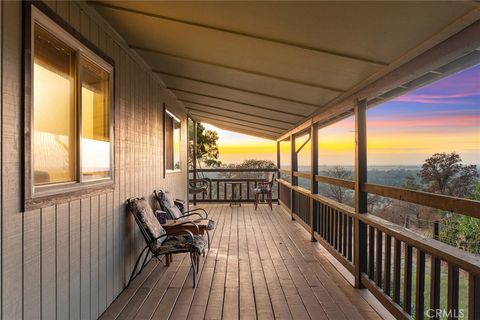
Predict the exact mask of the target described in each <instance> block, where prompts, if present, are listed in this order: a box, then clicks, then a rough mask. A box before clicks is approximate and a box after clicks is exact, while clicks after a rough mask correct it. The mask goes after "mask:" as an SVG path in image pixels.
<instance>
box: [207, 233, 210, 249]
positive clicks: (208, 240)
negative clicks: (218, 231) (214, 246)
mask: <svg viewBox="0 0 480 320" xmlns="http://www.w3.org/2000/svg"><path fill="white" fill-rule="evenodd" d="M207 243H208V250H210V233H209V232H208V230H207Z"/></svg>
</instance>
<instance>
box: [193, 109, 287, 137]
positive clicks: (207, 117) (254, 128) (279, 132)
mask: <svg viewBox="0 0 480 320" xmlns="http://www.w3.org/2000/svg"><path fill="white" fill-rule="evenodd" d="M190 113H191V114H192V115H194V116H197V117H202V118H205V119H211V120H216V121H220V122H225V123H230V124H234V125H237V126H242V127H245V128H250V129H253V130H258V131H264V132H270V133H272V134H274V135H280V134H281V133H282V132H284V131H285V130H283V129H282V130H281V131H273V130H268V129H262V128H258V126H257V127H254V126H249V125H246V124H242V123H238V122H233V121H228V120H223V119H217V118H212V117H209V116H204V115H203V114H202V113H200V114H198V113H197V112H191V111H190ZM238 121H240V122H247V121H243V120H238Z"/></svg>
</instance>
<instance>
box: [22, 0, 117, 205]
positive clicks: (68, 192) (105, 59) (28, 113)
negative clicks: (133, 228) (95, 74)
mask: <svg viewBox="0 0 480 320" xmlns="http://www.w3.org/2000/svg"><path fill="white" fill-rule="evenodd" d="M23 10H24V31H23V33H24V34H23V39H24V72H23V74H24V83H23V85H24V88H23V89H24V90H23V91H24V133H25V138H24V139H25V140H24V209H26V210H27V209H35V208H40V207H43V206H45V205H47V204H52V203H60V202H64V201H65V200H66V199H71V198H78V197H79V196H82V195H85V194H91V193H99V192H101V191H105V190H112V189H114V185H115V135H114V127H115V125H114V117H115V115H114V112H115V110H114V105H115V101H114V99H115V90H114V83H115V65H114V61H113V60H112V59H111V58H110V57H109V56H107V55H106V54H105V53H103V52H102V51H100V50H99V49H98V48H97V47H96V46H95V45H93V44H92V43H91V42H90V41H88V40H87V39H86V38H84V37H83V36H82V35H81V34H80V33H79V32H78V31H76V30H75V29H74V28H73V27H71V26H70V25H69V24H68V23H66V22H65V21H64V20H62V19H61V18H60V17H58V15H56V13H55V12H53V11H52V10H51V9H50V8H48V7H47V6H46V5H45V4H44V3H42V2H40V1H38V2H37V1H32V2H30V1H25V2H24V7H23ZM37 24H38V25H39V26H41V27H42V28H44V29H45V30H46V31H47V32H48V33H50V34H52V35H53V36H54V37H56V38H57V39H58V40H60V41H61V42H63V43H65V44H66V45H67V46H69V47H70V48H72V49H73V50H74V51H75V57H74V59H75V70H74V73H75V79H74V81H75V84H74V87H75V91H74V92H73V99H74V104H75V113H76V129H75V134H76V136H75V139H76V141H77V143H76V146H75V153H76V155H75V159H76V161H75V172H76V177H75V180H74V181H70V182H60V183H52V184H48V185H43V186H35V183H34V162H33V161H34V153H33V150H34V149H33V134H34V122H33V120H34V117H33V115H34V108H35V107H34V105H33V99H34V95H33V90H34V88H33V87H34V84H33V76H34V72H33V68H34V56H35V55H34V50H33V49H34V28H35V25H37ZM82 57H83V59H85V60H88V61H91V62H93V63H94V64H95V65H97V66H98V67H100V68H102V69H103V70H105V71H106V72H107V73H108V75H109V84H108V110H109V119H108V125H109V143H110V174H109V176H108V177H105V178H101V179H96V180H90V181H82V154H81V150H82V105H81V104H82V101H81V94H80V92H81V74H80V73H81V70H80V69H81V65H80V61H81V58H82Z"/></svg>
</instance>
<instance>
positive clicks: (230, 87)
mask: <svg viewBox="0 0 480 320" xmlns="http://www.w3.org/2000/svg"><path fill="white" fill-rule="evenodd" d="M152 72H154V73H158V74H163V75H166V76H169V77H174V78H179V79H185V80H189V81H195V82H199V83H204V84H208V85H211V86H217V87H221V88H225V89H230V90H236V91H241V92H246V93H250V94H255V95H259V96H264V97H268V98H273V99H278V100H283V101H288V102H293V103H298V104H303V105H306V106H312V107H315V108H318V107H320V106H319V105H316V104H313V103H309V102H305V101H300V100H294V99H289V98H286V97H280V96H275V95H271V94H267V93H263V92H259V91H253V90H247V89H242V88H238V87H233V86H229V85H225V84H222V83H216V82H211V81H207V80H201V79H197V78H192V77H189V76H183V75H179V74H175V73H171V72H166V71H161V70H155V69H153V70H152Z"/></svg>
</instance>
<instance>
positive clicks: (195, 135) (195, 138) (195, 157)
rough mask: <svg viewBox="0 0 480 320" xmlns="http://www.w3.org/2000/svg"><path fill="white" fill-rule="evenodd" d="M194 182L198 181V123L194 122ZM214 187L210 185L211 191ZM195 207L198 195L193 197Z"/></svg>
mask: <svg viewBox="0 0 480 320" xmlns="http://www.w3.org/2000/svg"><path fill="white" fill-rule="evenodd" d="M192 153H193V180H195V179H197V121H196V120H193V152H192ZM211 188H212V186H211V185H210V189H211ZM193 205H194V206H196V205H197V195H196V194H194V195H193Z"/></svg>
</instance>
